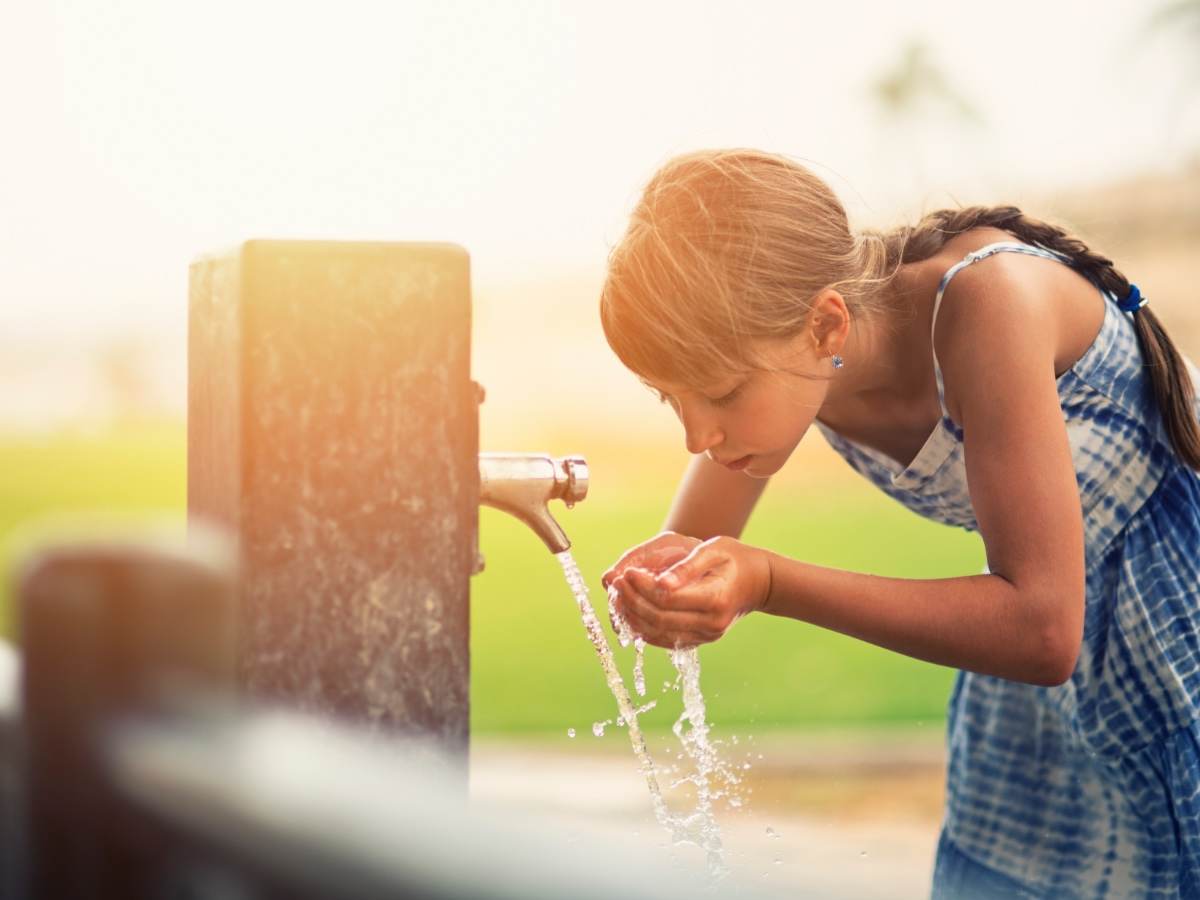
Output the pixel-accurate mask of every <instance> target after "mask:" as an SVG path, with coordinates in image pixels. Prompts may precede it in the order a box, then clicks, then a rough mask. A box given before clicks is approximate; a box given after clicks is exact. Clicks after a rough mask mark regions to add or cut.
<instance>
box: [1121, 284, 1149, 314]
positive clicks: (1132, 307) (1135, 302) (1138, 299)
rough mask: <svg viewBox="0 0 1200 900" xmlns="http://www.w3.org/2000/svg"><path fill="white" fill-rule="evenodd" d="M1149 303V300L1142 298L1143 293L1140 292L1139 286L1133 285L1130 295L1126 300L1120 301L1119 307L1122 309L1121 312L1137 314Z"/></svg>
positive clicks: (1130, 288) (1130, 286) (1130, 287)
mask: <svg viewBox="0 0 1200 900" xmlns="http://www.w3.org/2000/svg"><path fill="white" fill-rule="evenodd" d="M1149 302H1150V300H1149V298H1147V297H1143V296H1142V292H1141V291H1139V290H1138V286H1137V285H1136V284H1131V285H1129V294H1128V295H1127V296H1126V297H1125V299H1124V300H1121V301H1119V302H1118V303H1117V306H1118V307H1120V309H1121V312H1127V313H1136V312H1137V311H1138V310H1139V309H1141V308H1142V307H1143V306H1145V305H1146V304H1147V303H1149Z"/></svg>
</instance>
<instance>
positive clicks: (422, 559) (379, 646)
mask: <svg viewBox="0 0 1200 900" xmlns="http://www.w3.org/2000/svg"><path fill="white" fill-rule="evenodd" d="M470 328H471V321H470V279H469V272H468V259H467V255H466V253H465V251H463V250H462V249H461V248H459V247H456V246H454V245H450V244H403V243H347V242H319V241H250V242H247V243H245V244H242V245H240V246H239V247H236V248H235V249H233V250H232V251H230V252H228V253H226V254H223V255H214V256H210V257H205V258H202V259H199V260H197V261H196V262H195V263H194V264H193V265H192V269H191V281H190V321H189V350H188V353H189V394H188V508H189V513H190V515H191V516H192V517H193V519H197V518H198V519H207V520H215V521H217V522H219V523H221V524H222V525H224V526H226V527H227V528H229V529H230V530H232V531H233V533H234V535H235V537H236V539H237V541H238V543H239V545H240V556H241V565H242V579H243V580H242V584H241V605H242V616H243V618H242V623H241V624H242V635H241V644H240V650H239V678H240V681H241V683H242V685H243V687H244V689H245V690H246V691H248V692H249V693H250V694H251V695H252V696H254V697H256V698H261V699H265V700H273V701H280V702H282V703H283V704H284V705H287V706H290V707H292V708H294V709H300V710H303V711H306V712H310V713H316V714H319V715H323V716H330V717H335V718H338V719H341V720H343V721H344V722H347V723H350V724H358V725H368V726H370V727H372V728H375V729H378V730H380V731H383V732H387V733H420V734H426V735H432V736H434V737H435V738H437V739H439V740H440V741H441V742H442V744H443V745H444V746H445V747H447V748H448V749H450V750H452V751H453V752H454V753H455V754H456V755H459V756H460V757H461V758H462V759H463V761H464V762H465V755H466V748H467V727H468V688H469V659H468V636H467V624H468V619H467V607H468V596H469V580H470V573H471V570H472V566H473V565H474V562H475V558H476V547H477V537H476V533H477V522H478V506H479V474H478V453H479V437H478V401H477V397H476V393H475V390H474V385H473V384H472V382H471V380H470Z"/></svg>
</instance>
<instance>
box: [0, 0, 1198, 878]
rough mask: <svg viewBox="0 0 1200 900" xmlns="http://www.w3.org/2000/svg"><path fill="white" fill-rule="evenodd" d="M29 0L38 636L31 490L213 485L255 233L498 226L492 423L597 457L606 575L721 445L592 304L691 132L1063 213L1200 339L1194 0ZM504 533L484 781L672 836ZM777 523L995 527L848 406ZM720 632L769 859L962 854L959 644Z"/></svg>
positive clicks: (855, 179) (740, 816) (978, 550)
mask: <svg viewBox="0 0 1200 900" xmlns="http://www.w3.org/2000/svg"><path fill="white" fill-rule="evenodd" d="M5 19H6V27H5V28H4V30H3V32H4V33H3V35H2V36H0V97H2V99H3V108H4V110H5V112H6V116H5V122H6V129H5V130H6V133H7V134H8V135H9V137H8V139H7V140H6V141H5V144H4V148H3V150H2V151H0V160H2V165H0V260H2V265H0V542H2V543H0V584H2V585H3V587H0V634H8V635H9V636H15V623H14V622H13V621H12V614H11V601H10V592H11V591H10V585H9V579H10V570H11V567H12V564H13V560H12V547H13V541H12V535H14V534H16V533H19V531H20V529H21V528H22V527H23V526H24V525H26V524H27V523H29V522H32V521H35V520H37V519H38V518H40V517H43V516H45V515H47V514H57V513H62V512H68V511H87V510H103V511H107V512H112V511H116V512H121V513H123V514H127V515H128V516H130V517H138V516H143V515H154V516H160V515H161V514H162V513H164V512H165V513H167V514H168V515H172V516H178V517H179V518H181V519H182V517H183V515H184V508H185V505H186V483H185V475H186V422H185V410H186V399H187V396H186V395H187V384H186V321H187V268H188V263H189V262H190V260H191V259H192V258H193V257H195V256H197V255H199V254H201V253H204V252H208V251H212V250H216V249H222V248H225V247H228V246H231V245H233V244H235V243H237V242H240V241H242V240H246V239H249V238H253V237H269V238H323V239H342V240H417V241H432V240H445V241H453V242H456V243H459V244H462V245H463V246H465V247H466V248H467V249H468V251H469V252H470V254H471V265H472V280H473V292H474V316H475V318H474V331H473V334H474V337H473V368H474V377H475V378H476V380H478V381H480V382H481V383H482V384H483V385H484V386H485V387H486V389H487V400H486V402H485V403H484V405H483V407H482V410H481V448H482V449H484V450H504V451H523V450H546V451H549V452H551V453H554V454H558V455H565V454H568V453H580V454H583V455H585V456H586V457H587V458H588V461H589V463H590V465H591V471H592V487H591V491H590V494H589V498H588V500H587V501H586V502H585V503H583V504H581V505H579V506H577V507H576V508H575V509H574V510H572V511H570V512H563V511H561V509H560V510H559V513H560V515H559V518H560V521H561V523H562V524H563V526H564V528H565V529H566V530H567V532H568V534H569V535H570V537H571V539H572V541H573V542H574V552H575V556H576V558H577V559H578V560H579V562H580V564H581V566H582V569H583V572H584V574H585V575H586V576H587V578H588V580H589V583H590V584H591V585H592V587H593V593H595V594H598V595H599V594H600V590H599V580H598V579H599V575H600V573H601V572H602V571H603V570H604V568H606V567H607V566H608V565H610V564H611V563H612V562H613V561H614V560H615V559H616V558H617V556H619V555H620V553H621V552H623V551H624V550H625V549H626V548H627V547H628V546H630V545H631V544H634V543H637V542H639V541H641V540H643V539H645V538H646V537H649V536H650V535H652V534H653V533H655V532H656V531H657V530H658V529H659V528H660V526H661V524H662V521H663V518H664V516H665V514H666V510H667V507H668V505H669V503H670V500H671V497H672V493H673V490H674V487H675V484H676V483H677V480H678V478H679V475H680V474H681V473H682V471H683V469H684V467H685V466H686V464H687V454H686V452H685V450H684V449H683V444H682V436H681V433H680V432H679V429H678V426H677V423H676V421H675V420H674V417H673V415H672V414H671V412H670V410H669V409H668V408H667V407H664V406H661V405H660V404H659V403H658V402H657V401H656V400H655V399H654V398H653V397H652V396H651V395H650V394H649V393H648V392H647V391H646V390H645V389H644V388H642V387H641V386H640V385H638V383H637V382H636V380H635V379H634V378H633V377H632V376H631V375H629V374H628V373H627V372H625V371H624V370H623V369H622V368H621V367H620V365H619V364H618V363H617V361H616V360H615V358H614V357H612V355H611V354H610V352H609V351H608V349H607V347H606V346H605V344H604V340H603V336H602V334H601V331H600V328H599V321H598V315H597V297H598V292H599V287H600V283H601V281H602V278H603V269H604V263H605V258H606V255H607V253H608V251H609V249H610V248H611V247H612V245H613V244H615V242H616V241H617V240H618V239H619V237H620V234H621V232H622V229H623V227H624V224H625V220H626V217H627V215H628V213H629V211H630V209H631V207H632V205H633V203H634V201H635V199H636V197H637V194H638V192H639V189H640V187H641V186H642V184H643V183H644V182H645V181H646V180H647V179H648V178H649V176H650V174H651V173H652V172H653V171H654V169H655V168H656V167H657V166H658V165H659V164H660V163H661V162H663V161H665V160H666V159H667V158H668V157H670V156H672V155H673V154H675V153H678V152H683V151H687V150H691V149H695V148H698V147H714V146H753V147H760V148H763V149H768V150H771V151H775V152H780V153H785V154H787V155H790V156H793V157H795V158H797V159H800V160H802V161H804V162H806V163H807V164H809V165H810V166H812V167H813V168H814V169H815V170H816V171H817V172H818V174H820V175H821V176H822V177H824V178H826V179H827V180H828V181H829V182H830V183H831V185H832V186H833V187H834V188H835V190H837V192H838V193H839V195H840V196H841V197H842V199H843V202H844V203H845V204H846V206H847V209H848V210H849V212H850V214H851V217H852V220H853V222H854V223H855V224H856V225H859V226H867V225H871V226H888V225H893V224H897V223H900V222H904V221H909V220H913V219H915V218H916V217H918V216H919V215H920V214H921V213H922V212H923V211H927V210H930V209H935V208H938V207H941V206H945V205H955V204H958V203H964V204H966V203H992V202H1006V203H1016V204H1018V205H1020V206H1022V207H1023V208H1025V209H1026V210H1027V211H1028V212H1030V213H1032V214H1034V215H1040V216H1043V217H1048V218H1052V219H1055V220H1057V221H1061V222H1065V223H1067V224H1069V225H1070V226H1072V227H1073V228H1075V229H1076V230H1077V231H1078V232H1079V233H1080V234H1082V235H1083V236H1084V237H1085V238H1086V239H1087V240H1089V241H1090V242H1092V243H1093V244H1094V245H1096V246H1097V247H1098V248H1099V249H1101V250H1102V251H1104V252H1106V253H1108V254H1109V255H1110V256H1112V257H1113V258H1114V259H1115V260H1116V261H1117V263H1118V265H1119V266H1120V268H1122V270H1123V271H1124V272H1125V273H1126V274H1127V275H1129V276H1130V278H1131V279H1133V280H1135V281H1137V282H1138V283H1139V285H1141V287H1142V290H1143V293H1145V294H1146V295H1147V296H1149V297H1151V298H1152V302H1153V303H1154V305H1155V309H1156V312H1157V313H1158V315H1159V316H1160V317H1161V318H1162V319H1163V321H1164V322H1165V323H1166V325H1167V327H1168V330H1169V331H1170V332H1171V334H1172V335H1173V336H1174V338H1175V340H1176V342H1177V343H1178V345H1179V346H1180V347H1181V348H1182V349H1183V351H1184V352H1185V353H1187V354H1188V355H1190V356H1191V357H1192V358H1193V359H1196V360H1200V303H1198V302H1197V297H1196V293H1195V288H1194V281H1193V278H1192V277H1191V276H1192V272H1191V271H1190V269H1191V267H1193V266H1194V265H1195V262H1196V260H1197V249H1198V247H1200V101H1198V99H1197V94H1198V88H1200V64H1198V62H1197V61H1198V60H1200V3H1197V2H1195V0H1158V2H1157V3H1149V4H1148V3H1146V2H1143V0H1136V2H1135V0H1108V2H1102V3H1096V2H1074V0H1072V2H1059V3H1053V4H1048V3H1035V2H1032V0H1011V2H1009V3H1006V4H1004V5H1003V6H1002V7H995V6H992V7H988V8H986V9H984V8H980V9H978V10H975V11H970V12H967V11H964V8H963V6H962V4H958V3H950V2H935V0H911V2H909V3H907V4H903V5H901V4H874V3H866V2H843V3H839V4H824V3H822V4H816V3H802V2H778V3H771V2H753V0H751V2H745V3H740V4H737V5H736V6H735V5H734V4H721V3H702V2H696V0H688V2H660V3H642V2H638V3H634V2H621V0H614V2H609V3H605V4H585V3H582V2H579V3H574V2H570V3H569V2H504V3H490V4H484V3H469V2H439V3H436V4H435V3H411V2H377V3H367V2H357V0H350V2H342V3H339V4H336V5H335V4H296V3H283V2H278V3H275V2H258V0H251V2H242V0H239V2H233V0H212V2H209V3H205V4H203V5H195V4H189V5H183V4H172V3H160V2H152V0H127V2H123V3H121V4H111V3H99V2H67V0H63V2H45V3H39V4H22V5H17V6H14V7H12V8H11V9H9V10H8V11H7V13H6V16H5ZM480 527H481V544H482V549H483V552H484V555H485V556H486V558H487V561H488V564H487V569H486V571H485V572H484V573H483V574H481V575H479V576H478V577H476V579H475V580H474V582H473V586H472V679H473V681H472V732H473V741H474V743H473V754H474V764H473V768H474V776H473V777H474V784H475V790H476V791H477V792H479V793H480V794H481V795H487V796H490V797H501V798H507V799H509V800H512V801H513V802H516V803H525V804H526V805H528V806H529V807H531V808H532V807H540V808H542V809H550V810H554V811H557V812H558V813H559V814H561V815H563V816H564V817H566V818H568V819H570V820H571V821H572V822H573V823H574V825H573V826H572V827H575V826H578V827H579V828H581V829H583V828H587V827H594V826H596V825H597V824H602V825H604V827H607V828H609V829H610V830H612V831H614V832H620V833H621V834H625V835H626V836H630V835H636V834H638V833H640V834H641V835H642V838H640V839H641V840H645V841H651V840H653V841H658V840H660V837H659V835H657V834H654V833H653V832H654V828H655V826H653V825H652V824H646V823H644V822H643V824H641V825H637V824H636V823H637V822H639V821H641V820H643V819H645V816H646V814H647V813H648V802H647V800H646V796H645V786H644V784H640V783H639V778H638V775H637V772H636V769H635V767H634V764H633V758H632V755H631V753H630V751H629V747H628V741H627V739H626V737H625V734H624V732H622V731H619V730H614V729H609V730H608V732H607V733H606V734H605V736H604V737H602V738H596V737H593V736H592V727H591V726H592V723H593V722H596V721H602V720H605V719H609V718H612V717H613V716H614V715H615V713H614V710H613V705H614V704H613V701H612V698H611V696H610V695H609V694H608V691H607V688H606V687H605V684H604V681H603V678H602V676H601V673H600V669H599V666H598V665H597V663H596V660H595V657H594V653H593V651H592V648H591V647H590V645H589V644H588V642H587V640H586V638H585V635H584V632H583V629H582V626H581V625H580V622H579V618H578V613H577V611H576V609H575V606H574V604H573V602H572V599H571V595H570V592H569V591H568V590H567V587H566V585H565V584H564V582H563V579H562V574H561V571H560V570H559V567H558V565H557V564H556V563H555V561H554V560H553V559H552V558H551V557H550V556H549V554H547V553H546V551H545V548H544V547H543V546H542V545H541V544H540V543H539V542H538V541H537V539H536V538H535V537H534V536H533V534H532V533H531V532H529V531H528V529H526V528H524V526H522V525H520V524H519V523H517V522H516V521H515V520H512V519H510V518H508V517H505V516H503V515H500V514H496V513H494V512H493V511H492V510H488V509H485V510H483V511H482V512H481V525H480ZM744 538H745V539H746V540H747V541H750V542H752V543H757V544H761V545H763V546H768V547H770V548H772V549H774V550H776V551H779V552H782V553H786V554H789V555H792V556H795V557H798V558H801V559H805V560H808V561H811V562H816V563H820V564H825V565H834V566H840V567H845V568H850V569H854V570H858V571H868V572H876V573H879V574H886V575H893V576H908V577H926V578H932V577H941V576H952V575H961V574H967V573H974V572H978V571H979V570H980V569H981V568H982V565H983V560H984V556H983V549H982V546H981V545H980V543H979V541H978V539H977V538H976V537H975V536H973V535H969V534H966V533H965V532H961V531H957V530H953V529H948V528H943V527H941V526H937V525H933V524H931V523H929V522H925V521H922V520H920V519H918V518H916V517H915V516H913V515H911V514H910V513H908V512H907V511H905V510H904V509H902V508H900V507H899V506H898V505H896V504H895V503H893V502H892V501H891V500H889V499H887V498H886V497H884V496H883V495H882V494H878V493H876V492H873V491H872V489H870V488H869V487H868V486H867V485H866V483H865V482H863V481H861V480H860V479H858V478H857V476H855V475H854V474H853V473H852V472H851V471H850V469H849V468H848V467H847V466H846V465H845V464H844V463H843V462H842V461H841V460H840V459H838V458H836V457H834V456H833V455H832V454H831V452H830V451H829V450H828V448H826V447H825V445H824V444H823V443H822V441H821V438H820V437H819V435H817V434H815V433H814V434H811V435H809V436H808V437H806V439H805V440H804V442H803V443H802V445H801V447H800V448H799V450H798V451H797V453H796V454H795V456H794V458H793V460H792V461H791V462H790V463H789V466H788V468H787V469H786V470H785V471H784V472H783V473H781V474H780V475H779V476H777V477H776V478H775V479H774V481H773V483H772V484H771V486H770V487H769V488H768V491H767V493H766V494H765V495H764V498H763V500H762V501H761V505H760V508H759V509H758V510H756V512H755V515H754V518H753V519H752V521H751V524H750V527H749V529H748V531H747V533H746V535H745V536H744ZM598 600H599V602H600V604H601V605H602V603H603V597H602V596H599V597H598ZM602 618H604V617H603V616H602ZM627 654H628V651H626V653H625V654H622V664H623V666H624V667H625V671H626V673H627V674H628V671H629V668H630V666H631V660H630V659H629V658H627ZM701 660H702V663H703V678H702V685H703V688H704V692H705V697H706V699H707V701H708V711H709V719H710V721H711V722H712V723H713V726H714V731H713V736H714V737H715V738H716V739H718V740H721V741H723V742H724V743H723V744H722V747H723V750H724V752H725V753H727V754H729V755H730V757H731V758H733V759H735V760H736V761H737V762H738V763H739V764H743V759H744V760H745V764H748V765H750V768H749V769H747V770H746V772H747V775H746V786H747V787H748V788H749V789H750V794H749V795H748V799H747V802H746V804H745V805H744V806H743V807H742V808H739V809H733V808H726V809H724V810H723V815H725V816H727V817H728V822H729V825H728V829H729V831H728V833H729V835H730V836H731V839H733V837H734V836H738V835H740V836H741V837H740V838H739V840H741V844H740V845H738V846H740V847H741V851H740V852H744V854H745V865H747V866H750V867H751V868H754V867H761V868H762V872H763V873H765V874H766V875H767V876H769V878H770V879H773V880H775V881H780V880H783V881H788V880H789V879H790V882H789V883H794V884H796V885H810V886H811V885H815V884H819V883H821V879H822V878H825V877H827V876H828V877H830V878H832V877H833V876H832V875H829V872H831V871H832V869H831V867H843V866H848V867H850V869H844V870H842V874H841V875H839V876H838V877H839V878H840V879H841V883H843V884H844V883H845V879H846V878H850V879H852V880H853V879H859V881H861V884H862V893H860V894H859V895H860V896H871V895H878V896H897V895H907V894H908V893H909V892H910V891H911V892H912V894H911V895H913V896H916V895H918V894H919V893H920V892H921V891H922V890H923V889H924V888H925V887H927V884H928V871H927V870H928V868H929V864H930V862H931V860H932V849H933V845H934V842H935V840H936V834H937V827H938V822H939V818H940V809H941V801H942V797H941V775H942V766H943V759H942V736H941V728H942V726H943V724H944V706H945V702H946V699H947V695H948V691H949V687H950V684H951V681H952V679H953V674H954V673H953V672H952V671H951V670H947V669H944V668H941V667H936V666H932V665H927V664H924V663H920V662H917V661H914V660H910V659H907V658H904V657H901V656H897V655H895V654H891V653H888V652H885V651H882V650H879V649H877V648H874V647H872V646H869V645H865V644H862V643H858V642H855V641H851V640H849V639H845V638H842V637H840V636H838V635H833V634H829V633H825V632H822V631H820V630H818V629H815V628H812V627H809V626H805V625H801V624H798V623H795V622H790V621H782V620H774V619H773V620H765V619H764V620H762V621H757V620H754V619H750V620H746V621H744V622H742V623H740V624H739V625H738V626H737V627H736V628H735V629H734V631H733V632H731V633H730V634H729V635H728V636H727V637H726V638H725V639H723V640H722V641H721V642H719V643H718V644H717V645H713V646H710V647H706V648H704V649H703V651H702V653H701ZM673 676H674V672H673V670H672V669H671V667H670V665H669V663H668V662H667V660H666V658H665V656H664V655H663V654H662V653H661V652H659V651H655V650H651V651H650V653H649V657H648V661H647V682H648V684H649V685H650V694H651V696H654V697H657V698H658V699H659V705H658V708H657V709H656V710H654V711H653V712H651V713H649V714H648V715H647V716H646V717H645V722H644V725H645V727H647V728H648V729H650V730H651V731H652V732H654V733H655V734H656V737H655V738H654V741H655V742H656V746H661V747H662V748H664V749H662V750H661V751H660V752H663V753H666V752H668V751H667V750H666V749H665V748H669V747H670V746H671V741H672V740H673V738H672V737H671V735H670V726H671V724H672V723H673V722H674V721H675V718H676V717H677V716H678V713H679V706H680V703H679V696H678V694H677V693H675V692H673V691H671V690H670V689H669V688H668V689H666V690H664V689H663V686H664V683H665V682H669V681H670V680H672V679H673ZM569 729H573V730H574V732H575V733H576V735H577V736H576V737H573V738H572V737H568V730H569ZM670 752H673V751H670ZM535 763H536V764H535ZM647 821H648V820H647ZM768 826H770V827H771V829H772V830H773V831H774V832H775V833H776V834H778V835H779V837H778V838H772V837H768V836H767V832H766V828H767V827H768ZM638 829H640V832H639V830H638ZM633 839H637V838H633ZM776 860H778V863H776ZM851 870H852V871H851ZM755 871H757V869H755ZM847 872H849V874H847Z"/></svg>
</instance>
